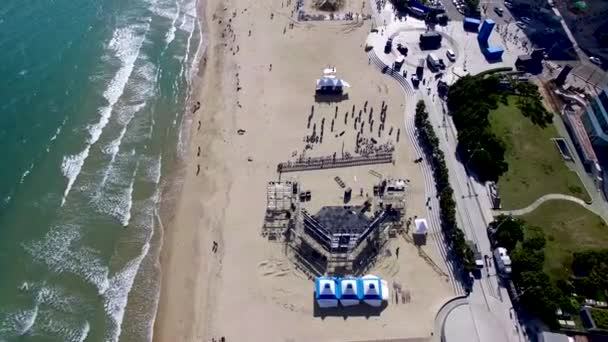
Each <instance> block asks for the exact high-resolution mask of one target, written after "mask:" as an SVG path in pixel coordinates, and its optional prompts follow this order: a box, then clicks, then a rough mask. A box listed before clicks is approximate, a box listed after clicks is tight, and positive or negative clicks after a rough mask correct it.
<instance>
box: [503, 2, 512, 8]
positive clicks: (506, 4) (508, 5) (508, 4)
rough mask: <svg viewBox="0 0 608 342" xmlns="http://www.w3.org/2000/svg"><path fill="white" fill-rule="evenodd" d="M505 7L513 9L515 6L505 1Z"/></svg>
mask: <svg viewBox="0 0 608 342" xmlns="http://www.w3.org/2000/svg"><path fill="white" fill-rule="evenodd" d="M505 7H506V8H513V4H512V3H511V2H509V1H505Z"/></svg>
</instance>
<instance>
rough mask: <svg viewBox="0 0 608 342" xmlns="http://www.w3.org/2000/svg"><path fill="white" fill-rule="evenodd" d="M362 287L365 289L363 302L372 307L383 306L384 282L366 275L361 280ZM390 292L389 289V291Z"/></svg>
mask: <svg viewBox="0 0 608 342" xmlns="http://www.w3.org/2000/svg"><path fill="white" fill-rule="evenodd" d="M361 285H362V287H363V302H365V303H366V304H368V305H371V306H381V305H382V300H383V296H382V293H383V291H384V292H386V290H384V289H383V286H382V285H383V284H382V280H381V279H380V278H378V277H376V276H373V275H366V276H364V277H363V278H361ZM387 290H388V289H387Z"/></svg>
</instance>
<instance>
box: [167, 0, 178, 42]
mask: <svg viewBox="0 0 608 342" xmlns="http://www.w3.org/2000/svg"><path fill="white" fill-rule="evenodd" d="M179 11H180V6H179V1H178V0H175V14H174V16H173V18H172V21H171V27H170V28H169V31H167V34H166V35H165V42H166V43H167V45H166V46H169V44H171V42H172V41H173V40H174V39H175V30H176V23H177V19H178V18H179Z"/></svg>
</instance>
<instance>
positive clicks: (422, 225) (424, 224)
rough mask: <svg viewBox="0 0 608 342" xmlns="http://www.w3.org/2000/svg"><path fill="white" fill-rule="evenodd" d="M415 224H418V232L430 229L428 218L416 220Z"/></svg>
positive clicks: (421, 232) (422, 232)
mask: <svg viewBox="0 0 608 342" xmlns="http://www.w3.org/2000/svg"><path fill="white" fill-rule="evenodd" d="M414 225H415V226H416V231H415V233H416V234H426V233H427V232H428V230H429V228H428V224H427V222H426V219H423V218H419V219H415V220H414Z"/></svg>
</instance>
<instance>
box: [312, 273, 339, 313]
mask: <svg viewBox="0 0 608 342" xmlns="http://www.w3.org/2000/svg"><path fill="white" fill-rule="evenodd" d="M315 289H316V293H315V299H316V300H317V304H318V305H319V307H321V308H333V307H336V306H338V299H339V298H340V296H339V294H338V292H337V291H339V290H338V289H337V288H336V280H335V279H334V278H329V277H318V278H317V279H316V280H315Z"/></svg>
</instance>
